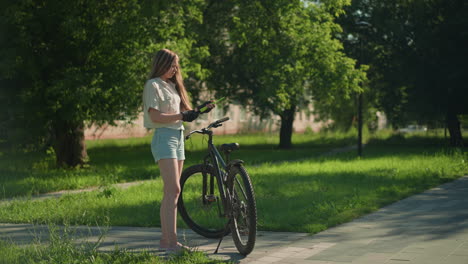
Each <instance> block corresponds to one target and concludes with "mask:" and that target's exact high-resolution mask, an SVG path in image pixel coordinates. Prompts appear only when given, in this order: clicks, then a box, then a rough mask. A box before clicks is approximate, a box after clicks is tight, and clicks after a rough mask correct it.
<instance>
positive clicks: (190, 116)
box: [181, 110, 200, 122]
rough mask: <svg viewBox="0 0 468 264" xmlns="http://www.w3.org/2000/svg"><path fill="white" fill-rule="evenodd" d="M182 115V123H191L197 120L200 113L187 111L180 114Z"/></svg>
mask: <svg viewBox="0 0 468 264" xmlns="http://www.w3.org/2000/svg"><path fill="white" fill-rule="evenodd" d="M181 114H182V121H186V122H192V121H193V120H195V119H197V118H198V116H199V115H200V112H198V111H195V110H188V111H183V112H181Z"/></svg>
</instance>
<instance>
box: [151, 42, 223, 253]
mask: <svg viewBox="0 0 468 264" xmlns="http://www.w3.org/2000/svg"><path fill="white" fill-rule="evenodd" d="M211 102H212V101H208V102H205V103H204V104H202V105H201V106H199V107H197V108H195V109H192V108H191V106H190V102H189V98H188V96H187V91H186V90H185V87H184V84H183V80H182V74H181V72H180V69H179V58H178V56H177V54H175V53H174V52H172V51H170V50H167V49H162V50H160V51H158V52H157V53H156V55H155V57H154V59H153V65H152V69H151V73H150V75H149V80H148V81H147V82H146V84H145V88H144V91H143V111H144V126H145V127H147V128H155V132H154V135H153V140H152V142H151V152H152V154H153V157H154V159H155V161H156V162H157V163H158V165H159V170H160V172H161V177H162V180H163V185H164V187H163V189H164V194H163V199H162V202H161V208H160V217H161V232H162V236H161V240H160V245H159V246H160V248H161V249H162V250H165V251H172V252H178V251H181V250H183V249H187V247H186V246H184V245H182V244H180V243H179V242H177V222H176V219H177V199H178V197H179V193H180V183H179V181H180V175H181V173H182V167H183V165H184V160H185V154H184V134H183V131H184V126H183V123H182V121H187V122H192V121H193V120H195V119H196V118H198V116H199V114H200V111H199V110H198V109H201V108H202V107H204V106H207V107H208V109H207V110H206V111H205V112H203V113H207V112H209V111H211V109H213V108H214V105H213V104H211Z"/></svg>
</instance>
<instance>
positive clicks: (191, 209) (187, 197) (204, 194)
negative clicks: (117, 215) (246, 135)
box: [177, 117, 257, 256]
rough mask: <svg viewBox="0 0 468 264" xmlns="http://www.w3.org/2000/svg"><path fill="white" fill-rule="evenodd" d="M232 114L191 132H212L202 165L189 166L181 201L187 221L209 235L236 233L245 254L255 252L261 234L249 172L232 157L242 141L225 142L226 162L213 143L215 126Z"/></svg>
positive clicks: (239, 249) (183, 181)
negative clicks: (258, 236) (258, 232)
mask: <svg viewBox="0 0 468 264" xmlns="http://www.w3.org/2000/svg"><path fill="white" fill-rule="evenodd" d="M228 120H229V117H225V118H222V119H219V120H217V121H215V122H213V123H211V124H209V125H208V126H207V127H206V128H202V129H200V130H193V131H191V132H190V133H189V134H188V135H187V136H186V137H185V139H186V140H188V139H189V138H190V137H191V136H192V134H194V133H198V134H203V135H208V154H207V155H206V156H205V158H204V161H203V163H202V164H197V165H193V166H190V167H188V168H187V169H185V170H184V171H183V172H182V175H181V179H180V187H181V192H180V195H179V200H178V203H177V208H178V211H179V213H180V215H181V217H182V219H183V220H184V222H185V223H186V224H187V225H188V226H189V227H190V228H191V229H192V230H193V231H195V232H196V233H198V234H200V235H201V236H204V237H206V238H220V240H219V243H218V247H217V248H216V250H215V252H214V253H215V254H216V253H217V252H218V249H219V246H220V244H221V241H222V240H223V237H224V236H226V235H228V234H229V233H232V238H233V240H234V244H235V246H236V248H237V249H238V251H239V253H240V254H242V255H244V256H245V255H248V254H249V253H251V252H252V250H253V248H254V245H255V239H256V234H257V208H256V203H255V195H254V190H253V187H252V182H251V180H250V177H249V174H248V173H247V171H246V170H245V168H244V166H243V163H244V162H243V161H242V160H239V159H235V160H230V159H229V158H230V154H231V152H233V151H235V150H238V149H239V144H237V143H231V144H222V145H221V146H220V147H219V151H221V152H223V153H224V155H225V157H226V161H225V160H224V159H223V157H222V156H221V154H220V152H219V151H218V149H217V148H216V147H215V146H214V144H213V131H212V130H211V129H212V128H217V127H220V126H222V123H223V122H226V121H228Z"/></svg>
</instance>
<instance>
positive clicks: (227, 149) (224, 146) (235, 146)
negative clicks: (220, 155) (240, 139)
mask: <svg viewBox="0 0 468 264" xmlns="http://www.w3.org/2000/svg"><path fill="white" fill-rule="evenodd" d="M219 149H220V150H221V151H223V152H228V153H229V152H232V151H234V150H238V149H239V144H238V143H230V144H222V145H221V146H220V147H219Z"/></svg>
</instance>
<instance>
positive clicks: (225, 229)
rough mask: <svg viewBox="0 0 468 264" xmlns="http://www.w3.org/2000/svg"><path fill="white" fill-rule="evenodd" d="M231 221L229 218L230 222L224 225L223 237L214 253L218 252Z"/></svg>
mask: <svg viewBox="0 0 468 264" xmlns="http://www.w3.org/2000/svg"><path fill="white" fill-rule="evenodd" d="M230 223H231V219H229V221H228V222H227V223H226V225H225V226H224V232H223V234H222V235H221V238H220V239H219V243H218V246H217V247H216V250H215V251H214V252H213V254H218V249H219V246H221V242H222V241H223V238H224V234H225V233H226V232H227V230H228V228H229V224H230Z"/></svg>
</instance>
